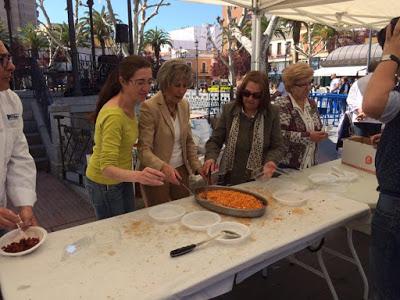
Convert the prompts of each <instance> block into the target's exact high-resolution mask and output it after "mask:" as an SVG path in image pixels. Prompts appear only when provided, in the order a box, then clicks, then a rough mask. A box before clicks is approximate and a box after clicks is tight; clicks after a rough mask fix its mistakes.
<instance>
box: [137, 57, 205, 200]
mask: <svg viewBox="0 0 400 300" xmlns="http://www.w3.org/2000/svg"><path fill="white" fill-rule="evenodd" d="M157 81H158V84H159V87H160V92H158V93H157V94H156V95H154V96H153V97H152V98H151V99H149V100H147V101H145V102H144V103H143V104H142V106H141V109H140V117H139V159H140V167H141V168H145V167H151V168H154V169H157V170H160V171H161V172H163V173H164V174H165V175H166V182H165V184H164V185H163V186H159V187H155V186H153V187H150V186H142V191H143V192H144V200H145V204H146V206H152V205H156V204H160V203H163V202H167V201H171V200H176V199H180V198H183V197H187V196H189V193H188V191H187V189H185V187H183V186H182V185H181V182H182V183H183V184H184V185H186V186H188V184H189V174H191V173H192V172H193V173H199V172H200V170H201V163H200V161H199V160H198V158H197V147H196V145H195V143H194V142H193V138H192V131H191V128H190V124H189V116H190V112H189V103H188V101H187V100H185V99H183V97H184V95H185V93H186V90H187V88H188V87H189V86H190V85H191V84H192V70H191V68H190V67H189V66H188V65H187V64H186V63H185V62H184V61H182V60H178V59H173V60H169V61H167V62H165V63H164V64H163V65H162V66H161V68H160V70H159V71H158V74H157Z"/></svg>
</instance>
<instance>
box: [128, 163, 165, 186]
mask: <svg viewBox="0 0 400 300" xmlns="http://www.w3.org/2000/svg"><path fill="white" fill-rule="evenodd" d="M133 172H134V173H135V180H134V181H135V182H139V183H141V184H144V185H155V186H158V185H163V184H164V181H165V174H164V173H163V172H160V171H158V170H156V169H153V168H148V167H147V168H145V169H144V170H143V171H133Z"/></svg>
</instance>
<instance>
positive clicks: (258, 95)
mask: <svg viewBox="0 0 400 300" xmlns="http://www.w3.org/2000/svg"><path fill="white" fill-rule="evenodd" d="M242 96H243V97H250V96H253V98H254V99H261V97H262V93H261V92H256V93H252V92H250V91H249V90H243V91H242Z"/></svg>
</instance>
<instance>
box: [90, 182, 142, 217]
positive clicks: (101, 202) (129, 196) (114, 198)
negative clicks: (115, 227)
mask: <svg viewBox="0 0 400 300" xmlns="http://www.w3.org/2000/svg"><path fill="white" fill-rule="evenodd" d="M86 189H87V190H88V192H89V199H90V202H91V204H92V206H93V208H94V210H95V213H96V217H97V219H98V220H101V219H106V218H111V217H114V216H118V215H122V214H125V213H128V212H132V211H134V210H135V205H134V201H135V199H134V195H133V184H132V183H131V182H122V183H119V184H113V185H105V184H99V183H96V182H93V181H92V180H90V179H89V178H86Z"/></svg>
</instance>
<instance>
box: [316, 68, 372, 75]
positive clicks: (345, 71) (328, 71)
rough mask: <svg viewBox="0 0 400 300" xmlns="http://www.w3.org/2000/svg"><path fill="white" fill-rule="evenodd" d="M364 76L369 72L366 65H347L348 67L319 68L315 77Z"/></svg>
mask: <svg viewBox="0 0 400 300" xmlns="http://www.w3.org/2000/svg"><path fill="white" fill-rule="evenodd" d="M332 74H336V76H339V77H340V76H364V75H366V74H367V67H366V66H347V67H330V68H319V69H318V70H315V71H314V77H319V76H331V75H332Z"/></svg>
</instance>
